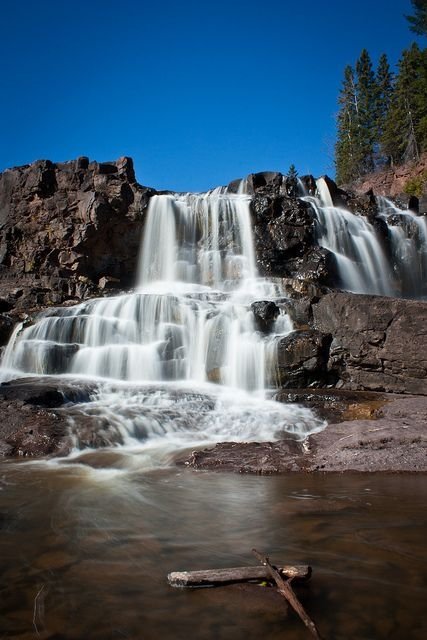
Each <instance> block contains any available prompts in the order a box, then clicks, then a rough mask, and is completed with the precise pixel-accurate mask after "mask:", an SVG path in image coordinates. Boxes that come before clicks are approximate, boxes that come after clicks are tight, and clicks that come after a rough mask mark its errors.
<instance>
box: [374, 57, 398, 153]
mask: <svg viewBox="0 0 427 640" xmlns="http://www.w3.org/2000/svg"><path fill="white" fill-rule="evenodd" d="M375 81H376V102H375V134H374V147H375V164H376V165H383V164H384V163H388V162H389V158H388V156H387V153H385V151H384V149H383V148H382V146H381V144H380V142H381V140H382V137H383V133H384V127H385V123H386V120H387V116H388V112H389V109H390V106H391V100H392V96H393V84H394V75H393V73H392V72H391V71H390V66H389V64H388V60H387V56H386V54H385V53H383V54H382V56H381V57H380V59H379V62H378V68H377V73H376V77H375Z"/></svg>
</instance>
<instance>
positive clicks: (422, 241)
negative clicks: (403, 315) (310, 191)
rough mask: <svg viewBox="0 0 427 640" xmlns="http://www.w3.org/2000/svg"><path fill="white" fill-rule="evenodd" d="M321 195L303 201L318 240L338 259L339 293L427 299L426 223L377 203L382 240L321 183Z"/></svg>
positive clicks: (384, 201) (380, 200) (382, 201)
mask: <svg viewBox="0 0 427 640" xmlns="http://www.w3.org/2000/svg"><path fill="white" fill-rule="evenodd" d="M316 184H317V195H316V196H308V195H304V196H303V198H302V199H303V200H305V201H306V202H309V203H310V204H311V207H312V210H313V213H314V218H315V232H316V240H317V242H318V244H319V246H321V247H323V248H325V249H327V250H328V251H330V252H331V253H332V254H333V255H334V258H335V262H336V265H337V271H338V276H339V279H340V286H341V288H343V289H345V290H347V291H352V292H354V293H369V294H376V295H384V296H407V297H424V296H426V294H427V290H426V276H427V221H426V218H425V217H422V216H416V215H415V214H414V213H412V212H410V211H402V210H400V209H398V208H397V207H396V206H395V205H394V204H393V203H391V202H390V201H389V200H387V199H386V198H380V197H379V198H377V205H378V216H377V217H378V219H379V220H380V221H381V222H382V223H383V224H384V226H385V229H386V234H380V233H379V232H378V230H377V229H376V228H375V226H374V225H373V224H372V223H371V222H370V221H369V220H368V219H367V218H366V217H365V216H363V215H355V214H353V213H351V212H350V211H348V210H347V209H345V208H343V207H337V206H334V204H333V200H332V197H331V194H330V192H329V188H328V185H327V183H326V181H325V180H324V179H323V178H320V179H319V180H317V181H316Z"/></svg>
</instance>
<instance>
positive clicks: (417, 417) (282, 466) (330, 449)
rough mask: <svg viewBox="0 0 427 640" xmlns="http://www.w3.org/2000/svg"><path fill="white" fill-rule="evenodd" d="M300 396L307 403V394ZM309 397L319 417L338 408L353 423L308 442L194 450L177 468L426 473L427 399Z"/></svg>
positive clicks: (346, 422)
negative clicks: (304, 398) (182, 466)
mask: <svg viewBox="0 0 427 640" xmlns="http://www.w3.org/2000/svg"><path fill="white" fill-rule="evenodd" d="M317 393H318V392H317ZM296 395H299V399H300V401H301V400H303V396H304V392H301V393H300V394H298V393H297V392H296ZM305 395H306V396H308V400H307V401H306V402H305V403H304V404H306V405H307V406H313V404H317V411H318V412H319V413H320V415H322V413H324V412H328V411H329V412H330V411H333V410H334V403H335V416H338V413H337V412H339V411H341V416H342V417H345V415H346V411H347V412H348V413H347V415H349V417H350V419H342V420H341V421H337V422H332V423H329V424H328V426H327V427H326V428H325V429H324V430H323V431H321V432H319V433H315V434H313V435H311V436H309V437H308V438H307V439H306V440H305V441H304V442H297V441H295V440H292V439H285V440H279V441H277V442H262V443H243V444H242V443H219V444H217V445H216V446H215V447H213V448H211V449H204V450H202V451H194V452H193V453H192V454H191V455H190V456H189V457H187V458H186V459H185V460H184V459H180V460H178V464H180V465H185V466H186V467H189V468H193V469H209V470H215V471H232V472H237V473H257V474H275V473H289V472H306V473H315V472H340V473H342V472H353V471H356V472H368V473H372V472H388V473H403V472H406V473H419V472H424V473H425V472H427V433H426V424H427V398H426V397H424V396H401V395H386V394H374V393H372V394H363V393H362V394H357V393H352V394H350V395H349V396H348V400H347V401H345V400H343V399H342V398H341V401H338V400H337V394H336V392H331V393H327V394H325V393H323V398H322V395H320V394H319V395H320V397H318V398H317V402H316V392H314V393H313V392H312V391H310V392H306V393H305ZM358 395H359V397H360V400H358V399H357V398H358ZM313 396H314V399H313ZM346 404H347V410H346V409H345V405H346ZM352 418H356V419H352Z"/></svg>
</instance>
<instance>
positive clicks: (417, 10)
mask: <svg viewBox="0 0 427 640" xmlns="http://www.w3.org/2000/svg"><path fill="white" fill-rule="evenodd" d="M411 4H412V7H413V9H414V15H413V16H405V17H406V19H407V21H408V22H409V24H410V29H411V31H413V32H414V33H416V34H417V35H418V36H426V35H427V0H411Z"/></svg>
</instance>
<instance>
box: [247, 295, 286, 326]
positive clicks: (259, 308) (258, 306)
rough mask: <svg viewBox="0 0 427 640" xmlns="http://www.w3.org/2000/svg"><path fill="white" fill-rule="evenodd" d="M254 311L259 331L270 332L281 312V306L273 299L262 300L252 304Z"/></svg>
mask: <svg viewBox="0 0 427 640" xmlns="http://www.w3.org/2000/svg"><path fill="white" fill-rule="evenodd" d="M251 309H252V313H253V314H254V318H255V325H256V327H257V329H258V331H261V332H262V333H270V332H271V330H272V329H273V326H274V323H275V321H276V318H277V316H278V315H279V313H280V309H279V307H278V306H277V305H276V304H275V303H274V302H271V301H265V300H260V301H257V302H253V303H252V304H251Z"/></svg>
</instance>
